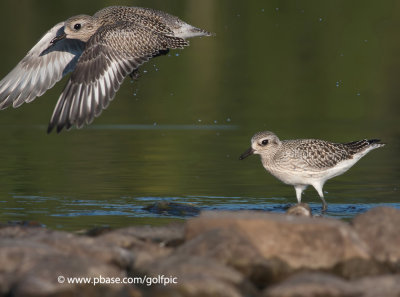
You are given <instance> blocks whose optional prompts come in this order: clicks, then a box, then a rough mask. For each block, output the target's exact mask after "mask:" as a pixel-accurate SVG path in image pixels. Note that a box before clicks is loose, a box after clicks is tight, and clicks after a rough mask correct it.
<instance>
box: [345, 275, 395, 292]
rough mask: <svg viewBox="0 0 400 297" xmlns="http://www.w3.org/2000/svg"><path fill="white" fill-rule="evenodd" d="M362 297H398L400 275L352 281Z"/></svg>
mask: <svg viewBox="0 0 400 297" xmlns="http://www.w3.org/2000/svg"><path fill="white" fill-rule="evenodd" d="M352 284H354V287H356V288H358V289H359V290H360V291H361V292H362V294H361V295H360V296H362V297H380V296H382V297H398V296H400V275H398V274H396V275H382V276H375V277H365V278H362V279H360V280H357V281H354V282H353V283H352Z"/></svg>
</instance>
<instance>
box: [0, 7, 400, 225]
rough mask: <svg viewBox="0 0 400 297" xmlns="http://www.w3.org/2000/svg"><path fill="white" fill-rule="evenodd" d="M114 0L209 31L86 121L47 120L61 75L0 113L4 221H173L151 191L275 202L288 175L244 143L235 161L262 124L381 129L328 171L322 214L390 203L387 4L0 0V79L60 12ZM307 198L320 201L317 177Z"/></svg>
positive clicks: (290, 198)
mask: <svg viewBox="0 0 400 297" xmlns="http://www.w3.org/2000/svg"><path fill="white" fill-rule="evenodd" d="M110 5H126V6H142V7H151V8H155V9H159V10H163V11H166V12H168V13H171V14H173V15H176V16H178V17H180V18H181V19H183V20H185V21H186V22H188V23H190V24H192V25H195V26H198V27H200V28H203V29H206V30H208V31H211V32H214V33H216V36H215V37H205V38H195V39H191V41H190V47H188V48H185V49H184V50H173V51H170V53H169V54H168V55H167V56H162V57H158V58H156V59H153V60H151V61H150V62H149V63H147V64H145V65H144V66H143V67H142V68H141V75H140V78H139V79H138V80H137V81H135V82H132V81H131V79H130V78H127V79H126V80H125V82H124V84H123V85H122V86H121V89H120V90H119V92H118V93H117V95H116V97H115V99H114V101H113V102H112V103H111V104H110V106H109V108H108V109H107V110H105V111H103V113H102V115H101V116H100V117H99V118H97V119H96V120H95V121H94V123H93V124H92V125H90V126H88V127H85V128H84V129H81V130H76V129H73V130H71V131H63V132H62V133H61V134H59V135H57V134H56V133H52V134H50V135H47V134H46V128H47V124H48V121H49V119H50V116H51V114H52V111H53V108H54V106H55V104H56V102H57V99H58V96H59V94H60V93H61V92H62V90H63V87H64V85H65V83H66V79H67V78H64V79H63V80H62V81H61V82H59V83H58V84H57V85H56V86H55V87H54V88H53V89H51V90H49V91H48V92H47V93H46V94H45V95H43V96H42V97H40V98H38V99H36V100H35V101H34V102H33V103H31V104H24V105H23V106H21V107H20V108H18V109H7V110H2V111H0V139H1V145H0V222H7V221H15V220H34V221H39V222H41V223H43V224H45V225H47V226H48V227H50V228H58V229H67V230H77V229H85V228H90V227H93V226H99V225H100V226H111V227H117V226H126V225H132V224H164V223H166V222H170V221H174V220H181V219H182V218H181V217H179V216H174V215H172V216H170V215H167V214H154V213H151V212H148V211H146V210H145V209H144V208H143V207H145V206H147V205H150V204H152V203H154V202H158V201H169V202H185V203H192V204H194V205H195V206H197V207H200V208H201V209H223V210H236V209H260V210H273V211H278V212H281V211H284V210H285V207H286V206H287V204H289V203H295V201H296V199H295V192H294V189H293V187H292V186H288V185H284V184H282V183H281V182H279V181H278V180H276V179H275V178H274V177H272V176H270V175H269V174H268V173H267V172H266V171H265V170H264V169H263V168H262V166H261V163H260V161H259V158H258V157H256V156H254V157H252V158H248V159H246V160H244V161H239V160H238V157H239V155H240V154H241V153H242V152H243V151H244V150H246V149H247V148H248V147H249V145H250V138H251V137H252V135H253V134H254V133H255V132H257V131H261V130H270V131H273V132H275V133H276V134H277V135H278V136H279V137H280V138H281V139H292V138H321V139H326V140H331V141H336V142H349V141H353V140H358V139H363V138H381V139H382V140H383V141H384V142H386V143H388V145H387V146H386V147H384V148H383V149H379V150H376V151H373V152H371V153H370V154H368V155H367V156H366V157H365V158H364V159H362V160H361V161H360V162H359V163H358V164H357V165H355V166H354V168H352V169H351V170H350V171H349V172H347V173H346V174H344V175H342V176H339V177H337V178H335V179H333V180H330V181H328V182H327V184H326V185H325V187H324V190H325V191H326V193H325V197H326V200H327V202H328V213H327V215H328V216H334V217H340V218H344V219H347V218H351V217H352V216H354V215H356V214H357V213H360V212H364V211H366V210H367V209H369V208H370V207H373V206H377V205H390V206H394V207H400V204H399V193H398V188H399V177H400V173H399V172H400V156H399V151H400V150H399V149H400V141H399V136H400V119H399V109H400V103H399V97H400V88H399V80H400V38H399V32H400V3H399V2H397V1H389V0H385V1H379V2H378V1H375V2H374V1H370V2H365V1H361V0H356V1H319V0H318V1H317V0H314V1H300V0H299V1H262V0H252V1H239V0H219V1H216V0H202V1H197V0H147V1H144V0H143V1H123V0H121V1H111V0H110V1H99V0H96V1H94V0H93V1H77V0H69V1H44V0H43V1H30V0H19V1H11V0H3V1H1V2H0V12H1V18H0V34H1V36H2V41H1V47H0V53H1V57H2V62H1V64H0V77H1V78H3V77H4V76H5V75H6V74H7V73H8V72H9V71H10V70H11V69H12V68H13V67H14V66H15V65H16V64H17V63H18V62H19V61H20V60H21V59H22V58H23V57H24V56H25V54H26V53H27V51H29V50H30V49H31V48H32V47H33V45H34V44H35V43H36V42H37V41H38V40H39V39H40V37H41V36H42V35H43V34H44V33H45V32H46V31H47V30H48V29H50V28H51V27H52V26H53V25H55V24H56V23H58V22H59V21H62V20H65V19H67V18H69V17H70V16H73V15H76V14H90V15H92V14H94V13H95V12H96V11H98V10H100V9H101V8H103V7H106V6H110ZM303 201H304V202H307V203H310V204H311V206H312V208H313V209H314V210H315V211H316V212H318V211H319V210H320V207H321V203H320V199H319V198H318V194H317V193H316V192H315V190H314V189H312V188H309V189H308V190H307V191H306V192H305V195H304V196H303Z"/></svg>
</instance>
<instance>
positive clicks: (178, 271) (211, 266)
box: [133, 254, 258, 297]
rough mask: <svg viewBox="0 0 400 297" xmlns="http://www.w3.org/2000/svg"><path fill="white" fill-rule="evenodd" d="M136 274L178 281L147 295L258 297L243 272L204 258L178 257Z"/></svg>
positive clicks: (150, 266)
mask: <svg viewBox="0 0 400 297" xmlns="http://www.w3.org/2000/svg"><path fill="white" fill-rule="evenodd" d="M133 273H134V275H137V274H140V275H146V276H151V277H158V276H165V277H169V278H176V282H177V284H168V285H165V286H164V285H160V284H159V285H152V286H149V287H147V290H146V292H147V294H146V296H179V297H188V296H202V297H207V296H209V297H214V296H219V297H225V296H226V297H240V296H256V295H257V294H258V292H257V290H256V289H255V288H254V287H253V286H252V285H251V283H250V282H248V281H247V280H246V279H245V277H244V276H243V275H241V274H240V273H239V272H237V271H235V270H234V269H232V268H229V267H226V266H224V265H222V264H220V263H218V262H216V261H214V260H212V259H209V258H204V257H198V256H191V257H186V256H184V255H179V254H175V255H172V256H170V257H166V258H164V259H160V260H158V261H155V262H154V263H151V264H149V265H147V266H145V267H141V269H140V271H134V272H133Z"/></svg>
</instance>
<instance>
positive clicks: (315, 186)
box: [313, 183, 328, 212]
mask: <svg viewBox="0 0 400 297" xmlns="http://www.w3.org/2000/svg"><path fill="white" fill-rule="evenodd" d="M323 186H324V184H322V183H321V184H315V185H313V187H314V188H315V190H317V192H318V195H319V197H320V198H321V200H322V212H326V209H327V208H328V204H326V201H325V198H324V192H323V191H322V187H323Z"/></svg>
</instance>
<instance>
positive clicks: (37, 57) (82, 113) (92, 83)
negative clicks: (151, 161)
mask: <svg viewBox="0 0 400 297" xmlns="http://www.w3.org/2000/svg"><path fill="white" fill-rule="evenodd" d="M210 35H212V34H211V33H209V32H207V31H205V30H202V29H199V28H196V27H194V26H192V25H189V24H187V23H185V22H184V21H182V20H180V19H179V18H178V17H176V16H173V15H170V14H168V13H166V12H163V11H158V10H154V9H150V8H141V7H126V6H111V7H106V8H104V9H102V10H100V11H98V12H97V13H96V14H94V15H93V16H89V15H78V16H74V17H71V18H69V19H67V20H66V21H64V22H61V23H58V24H57V25H55V26H54V27H53V28H51V29H50V30H49V31H48V32H47V33H46V34H45V35H44V36H43V37H42V38H41V39H40V40H39V42H38V43H37V44H36V45H35V46H34V47H33V48H32V49H31V50H30V51H29V52H28V54H27V55H26V56H25V57H24V58H23V59H22V60H21V61H20V62H19V63H18V64H17V66H16V67H15V68H14V69H13V70H12V71H11V72H10V73H9V74H8V75H7V76H6V77H4V78H3V80H1V81H0V109H5V108H7V107H9V106H13V107H14V108H16V107H19V106H20V105H22V104H23V103H24V102H26V103H29V102H31V101H33V100H34V99H35V98H37V97H39V96H41V95H43V94H44V93H45V92H46V91H47V90H48V89H50V88H52V87H53V86H54V85H55V83H56V82H58V81H59V80H61V79H62V78H63V77H64V76H65V75H67V74H68V73H70V72H72V74H71V75H70V77H69V80H68V82H67V84H66V86H65V88H64V90H63V92H62V94H61V95H60V97H59V99H58V102H57V104H56V107H55V109H54V111H53V115H52V116H51V119H50V123H49V126H48V129H47V132H48V133H50V132H51V131H52V130H53V128H54V127H56V129H57V132H60V131H61V130H62V129H63V128H66V129H70V128H71V127H72V126H76V127H77V128H81V127H83V126H84V125H85V124H90V123H91V122H92V121H93V119H94V118H95V117H98V116H99V115H100V114H101V112H102V110H103V109H106V108H107V106H108V105H109V103H110V101H111V100H112V99H113V98H114V96H115V93H116V92H117V91H118V89H119V87H120V85H121V84H122V82H123V80H124V78H125V77H126V76H128V75H131V76H132V78H135V77H136V74H137V71H138V68H139V66H140V65H142V64H143V63H145V62H147V61H148V60H150V59H151V58H154V57H157V56H160V55H165V54H166V53H167V52H168V51H169V49H182V48H184V47H185V46H188V42H187V41H186V39H187V38H191V37H196V36H210Z"/></svg>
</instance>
